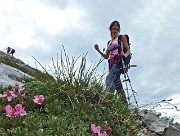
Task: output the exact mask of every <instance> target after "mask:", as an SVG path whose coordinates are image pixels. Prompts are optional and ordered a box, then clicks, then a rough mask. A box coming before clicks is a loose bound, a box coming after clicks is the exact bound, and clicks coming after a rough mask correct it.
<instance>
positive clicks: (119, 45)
mask: <svg viewBox="0 0 180 136" xmlns="http://www.w3.org/2000/svg"><path fill="white" fill-rule="evenodd" d="M121 39H122V35H119V36H118V53H119V54H120V53H121V51H122V50H123V49H122V44H121Z"/></svg>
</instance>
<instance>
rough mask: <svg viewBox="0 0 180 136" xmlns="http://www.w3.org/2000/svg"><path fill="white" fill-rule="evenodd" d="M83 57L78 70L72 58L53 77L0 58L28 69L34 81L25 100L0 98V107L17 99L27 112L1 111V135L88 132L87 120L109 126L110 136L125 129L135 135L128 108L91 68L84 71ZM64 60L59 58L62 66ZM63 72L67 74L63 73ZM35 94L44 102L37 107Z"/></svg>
mask: <svg viewBox="0 0 180 136" xmlns="http://www.w3.org/2000/svg"><path fill="white" fill-rule="evenodd" d="M83 60H84V59H82V63H81V64H82V65H81V66H80V68H79V69H78V70H74V67H73V65H74V64H75V62H76V61H75V60H74V61H72V63H71V64H70V65H68V67H69V68H70V70H69V71H66V72H65V69H61V70H60V69H58V70H56V72H57V73H56V77H57V78H56V80H54V79H53V78H52V76H50V75H48V74H47V73H44V72H41V71H39V70H36V69H33V68H32V71H31V70H30V69H29V68H28V69H26V68H25V67H21V66H20V65H18V64H19V63H20V61H18V60H16V59H15V60H14V59H13V61H12V60H9V59H7V58H1V59H0V62H2V63H4V64H7V65H10V66H13V67H15V68H17V69H20V70H21V71H23V72H26V73H28V74H29V75H31V76H33V77H35V78H36V79H37V82H36V81H30V82H27V83H26V84H25V87H26V90H27V91H28V92H29V96H28V99H27V100H24V99H23V98H19V99H17V98H16V99H13V101H12V102H7V100H4V99H0V103H1V107H0V108H1V109H0V110H1V111H3V107H4V106H5V105H7V104H10V105H12V106H15V104H17V103H23V104H24V105H25V110H26V111H27V112H28V115H27V116H26V117H16V118H7V117H6V116H5V113H3V112H2V114H1V116H0V120H1V121H0V135H2V136H3V135H4V136H6V135H7V136H12V135H13V136H21V135H22V136H25V135H27V136H31V135H32V136H36V135H37V136H41V135H42V136H48V135H49V136H50V135H51V136H52V135H53V136H54V135H57V136H91V135H92V132H91V129H90V124H92V123H93V124H96V125H100V126H101V127H102V129H103V131H106V128H107V127H111V128H112V132H109V135H110V136H125V135H126V133H129V134H130V135H131V136H135V135H136V133H137V131H138V127H137V125H136V122H135V120H134V119H133V116H132V115H131V111H130V109H129V108H128V107H127V106H126V105H124V104H123V103H122V102H121V98H120V97H119V96H118V95H116V94H115V95H114V94H111V93H108V91H107V90H104V86H103V84H101V81H99V80H98V79H97V77H96V76H94V75H93V73H94V68H93V69H92V70H89V71H88V72H85V71H84V68H83V67H84V66H85V64H84V62H83ZM17 63H18V64H17ZM21 63H22V62H21ZM64 64H65V63H64V62H63V61H62V59H61V64H60V65H61V67H63V66H64ZM67 69H68V68H67ZM67 69H66V70H67ZM64 73H67V74H65V75H64ZM75 75H76V76H75ZM62 77H63V78H62ZM39 81H41V82H39ZM1 89H2V88H1ZM2 90H3V91H4V89H2ZM34 95H44V96H45V99H46V100H45V103H44V104H43V105H42V106H40V107H37V105H35V103H33V101H32V99H33V97H34ZM38 109H40V110H38Z"/></svg>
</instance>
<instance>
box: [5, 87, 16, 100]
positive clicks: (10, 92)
mask: <svg viewBox="0 0 180 136" xmlns="http://www.w3.org/2000/svg"><path fill="white" fill-rule="evenodd" d="M14 96H15V94H14V93H13V91H9V90H8V91H6V97H7V99H8V101H12V98H13V97H14Z"/></svg>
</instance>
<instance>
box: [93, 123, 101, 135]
mask: <svg viewBox="0 0 180 136" xmlns="http://www.w3.org/2000/svg"><path fill="white" fill-rule="evenodd" d="M101 129H102V128H101V127H100V126H96V125H95V124H91V130H92V132H93V133H94V134H96V133H97V134H98V135H99V134H100V133H101Z"/></svg>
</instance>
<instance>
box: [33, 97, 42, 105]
mask: <svg viewBox="0 0 180 136" xmlns="http://www.w3.org/2000/svg"><path fill="white" fill-rule="evenodd" d="M33 101H34V102H35V103H37V104H39V105H41V104H42V103H43V102H44V96H43V95H36V96H34V99H33Z"/></svg>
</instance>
